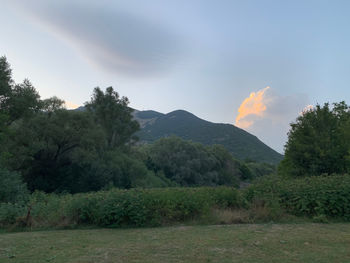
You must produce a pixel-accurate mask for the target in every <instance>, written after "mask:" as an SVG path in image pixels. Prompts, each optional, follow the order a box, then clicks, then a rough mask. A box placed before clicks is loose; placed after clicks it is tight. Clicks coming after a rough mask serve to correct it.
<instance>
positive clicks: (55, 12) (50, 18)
mask: <svg viewBox="0 0 350 263" xmlns="http://www.w3.org/2000/svg"><path fill="white" fill-rule="evenodd" d="M13 1H14V2H15V3H16V7H17V8H19V9H21V10H23V11H24V13H25V14H27V15H28V14H29V16H30V17H31V18H32V19H33V20H35V21H37V22H39V24H40V25H42V26H44V27H45V28H47V29H48V31H50V32H51V33H54V34H55V35H56V36H58V37H59V38H62V39H63V40H66V41H67V42H68V43H69V44H71V45H72V46H74V47H75V48H76V49H77V50H78V51H79V52H80V53H81V54H82V55H83V56H84V58H86V59H87V60H88V61H89V62H91V64H93V65H94V66H97V67H99V68H101V69H103V70H106V71H108V72H111V73H114V74H133V75H149V74H152V73H157V72H160V71H163V70H166V69H169V68H170V67H171V66H173V65H174V64H175V63H176V61H177V59H178V58H179V57H181V55H182V53H183V50H184V48H183V47H184V43H183V39H182V38H181V37H180V36H179V35H178V34H177V33H176V32H174V30H172V28H168V27H165V26H162V25H161V24H159V23H156V22H154V21H152V20H151V19H150V18H146V17H140V16H134V15H132V14H130V13H127V12H125V11H122V10H121V9H120V8H118V5H117V4H113V3H112V2H109V1H107V2H103V1H102V2H99V1H95V2H94V1H83V2H80V1H67V0H61V1H43V0H36V1H34V0H27V1H18V0H13Z"/></svg>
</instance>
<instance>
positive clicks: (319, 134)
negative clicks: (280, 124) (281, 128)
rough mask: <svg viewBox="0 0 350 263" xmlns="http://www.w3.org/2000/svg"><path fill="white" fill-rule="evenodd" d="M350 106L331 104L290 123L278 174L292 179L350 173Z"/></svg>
mask: <svg viewBox="0 0 350 263" xmlns="http://www.w3.org/2000/svg"><path fill="white" fill-rule="evenodd" d="M349 128H350V107H349V106H347V105H346V104H345V102H340V103H335V104H333V107H332V108H331V107H330V105H329V104H328V103H326V104H324V106H323V107H321V106H320V105H317V106H316V107H315V108H314V109H312V110H309V111H306V112H304V113H303V114H302V115H301V116H299V117H298V118H297V120H296V122H295V123H292V124H291V129H290V131H289V133H288V142H287V143H286V145H285V158H284V160H283V161H282V162H281V164H280V167H279V171H280V172H281V173H283V174H288V175H292V176H306V175H321V174H324V173H327V174H332V173H347V172H350V163H349V160H348V157H349V151H350V140H349V136H350V134H349V130H350V129H349Z"/></svg>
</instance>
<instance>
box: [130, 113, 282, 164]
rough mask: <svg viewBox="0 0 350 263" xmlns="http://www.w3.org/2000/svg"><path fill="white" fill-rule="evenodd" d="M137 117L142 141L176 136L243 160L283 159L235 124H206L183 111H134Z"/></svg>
mask: <svg viewBox="0 0 350 263" xmlns="http://www.w3.org/2000/svg"><path fill="white" fill-rule="evenodd" d="M134 116H135V119H136V120H138V121H139V123H140V125H141V131H140V132H138V133H137V135H138V136H139V138H140V140H141V141H142V142H153V141H155V140H157V139H159V138H162V137H167V136H171V135H176V136H179V137H181V138H183V139H186V140H192V141H195V142H200V143H203V144H206V145H212V144H221V145H223V146H225V147H226V148H227V149H228V150H229V151H230V152H231V153H232V155H233V156H234V157H235V158H237V159H240V160H243V159H247V158H248V159H252V160H255V161H259V162H267V163H274V164H276V163H278V162H279V161H281V160H282V158H283V156H282V155H281V154H279V153H278V152H276V151H274V150H273V149H271V148H270V147H268V146H267V145H266V144H264V143H263V142H262V141H260V140H259V139H258V138H257V137H256V136H254V135H252V134H250V133H248V132H246V131H244V130H242V129H240V128H238V127H236V126H234V125H231V124H222V123H212V122H209V121H205V120H202V119H200V118H198V117H197V116H195V115H193V114H192V113H190V112H187V111H184V110H176V111H173V112H170V113H168V114H162V113H159V112H156V111H135V112H134Z"/></svg>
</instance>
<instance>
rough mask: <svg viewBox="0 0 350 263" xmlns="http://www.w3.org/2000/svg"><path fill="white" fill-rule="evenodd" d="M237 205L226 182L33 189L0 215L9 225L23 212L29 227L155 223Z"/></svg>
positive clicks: (240, 202) (239, 199) (238, 201)
mask: <svg viewBox="0 0 350 263" xmlns="http://www.w3.org/2000/svg"><path fill="white" fill-rule="evenodd" d="M243 205H244V202H243V200H242V197H241V195H240V193H239V192H238V190H236V189H234V188H229V187H216V188H210V187H203V188H158V189H131V190H119V189H111V190H109V191H100V192H93V193H81V194H75V195H71V194H62V195H57V194H45V193H42V192H34V193H33V194H32V195H31V197H30V200H29V202H28V204H27V205H26V206H25V207H22V208H21V209H19V210H18V209H17V208H16V207H17V206H16V205H10V204H9V205H8V206H6V207H4V208H1V207H0V209H2V211H0V220H2V221H3V223H7V224H13V223H14V222H15V221H16V218H20V217H22V218H23V217H24V216H26V215H28V214H29V215H30V224H31V226H34V227H53V226H54V227H55V226H74V225H81V224H83V225H84V224H85V225H98V226H110V227H124V226H157V225H164V224H169V223H173V222H185V221H186V220H192V219H199V218H201V217H203V216H206V215H208V214H209V213H210V210H211V209H213V208H238V207H242V206H243ZM16 209H17V210H16ZM27 221H28V222H29V220H27ZM27 221H26V222H27Z"/></svg>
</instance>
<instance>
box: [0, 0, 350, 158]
mask: <svg viewBox="0 0 350 263" xmlns="http://www.w3.org/2000/svg"><path fill="white" fill-rule="evenodd" d="M1 9H2V15H1V16H0V23H1V24H2V25H6V26H2V27H0V55H6V56H7V58H8V60H9V62H10V63H11V65H12V68H13V75H14V78H15V80H16V81H17V82H20V81H22V80H23V79H24V78H25V77H28V78H29V79H30V80H31V81H32V83H33V84H34V86H35V87H36V88H37V90H38V91H39V92H40V94H41V96H42V97H43V98H47V97H50V96H53V95H56V96H58V97H60V98H62V99H64V100H66V101H67V102H70V103H73V104H77V105H81V104H83V103H84V102H85V101H87V100H89V97H90V95H91V92H92V89H93V88H94V87H96V86H100V87H101V88H104V87H107V86H113V87H114V88H115V89H116V90H117V91H118V92H119V93H120V94H121V95H124V96H127V97H128V98H129V100H130V101H131V104H130V106H132V107H134V108H136V109H139V110H146V109H153V110H156V111H160V112H163V113H167V112H170V111H173V110H176V109H185V110H188V111H190V112H192V113H194V114H195V115H197V116H198V117H200V118H203V119H206V120H209V121H213V122H224V123H231V124H236V125H238V126H240V127H242V128H244V129H246V130H247V131H249V132H251V133H253V134H254V135H256V136H257V137H259V138H260V139H261V140H262V141H264V142H265V143H267V144H268V145H269V146H271V147H273V148H274V149H276V150H278V151H279V152H283V145H284V143H285V141H286V138H287V135H286V134H287V131H288V128H289V123H290V122H292V121H293V120H295V118H296V117H297V116H298V114H300V112H301V111H302V110H303V108H305V107H306V106H307V105H315V104H316V103H321V104H322V103H324V102H328V101H329V102H338V101H341V100H345V101H347V103H349V98H350V91H349V82H350V74H349V73H350V52H349V51H350V26H349V25H350V16H349V12H350V2H349V1H322V0H317V1H312V0H309V1H307V0H304V1H296V0H294V1H288V0H286V1H267V0H259V1H258V0H256V1H252V0H244V1H243V0H241V1H234V0H230V1H229V0H221V1H214V0H187V1H185V0H177V1H175V0H173V1H170V0H169V1H167V0H148V1H141V0H138V1H136V0H128V1H107V0H100V1H89V0H84V1H83V0H76V1H68V0H61V1H53V0H45V1H44V0H26V1H20V0H3V1H2V4H1ZM267 86H269V87H270V88H268V89H266V87H267ZM239 108H240V110H241V111H243V110H244V111H245V114H243V115H241V116H243V117H242V118H241V117H240V118H239V119H240V120H239V121H237V122H236V119H237V116H238V114H239V112H238V109H239Z"/></svg>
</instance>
